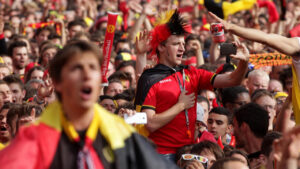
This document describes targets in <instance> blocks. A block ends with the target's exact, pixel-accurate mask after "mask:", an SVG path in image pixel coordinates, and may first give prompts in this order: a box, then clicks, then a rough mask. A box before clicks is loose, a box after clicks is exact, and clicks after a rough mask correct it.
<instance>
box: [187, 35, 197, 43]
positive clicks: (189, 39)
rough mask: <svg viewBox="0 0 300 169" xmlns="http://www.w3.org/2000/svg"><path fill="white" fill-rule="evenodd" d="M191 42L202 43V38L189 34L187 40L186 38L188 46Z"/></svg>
mask: <svg viewBox="0 0 300 169" xmlns="http://www.w3.org/2000/svg"><path fill="white" fill-rule="evenodd" d="M191 40H198V41H199V42H200V43H201V40H200V36H199V35H196V34H189V35H188V36H187V37H186V38H185V44H187V43H188V42H189V41H191Z"/></svg>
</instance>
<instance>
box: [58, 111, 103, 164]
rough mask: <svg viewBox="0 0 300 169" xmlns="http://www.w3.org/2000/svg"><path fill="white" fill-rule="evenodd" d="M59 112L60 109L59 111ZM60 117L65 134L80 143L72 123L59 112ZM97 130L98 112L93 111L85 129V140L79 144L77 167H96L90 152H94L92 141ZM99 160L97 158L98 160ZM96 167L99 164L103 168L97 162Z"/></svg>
mask: <svg viewBox="0 0 300 169" xmlns="http://www.w3.org/2000/svg"><path fill="white" fill-rule="evenodd" d="M60 112H61V111H60ZM60 118H61V124H62V127H63V130H64V131H65V133H66V135H67V136H68V138H69V139H70V140H71V141H74V142H76V143H77V144H80V137H79V134H78V133H77V132H76V130H75V128H74V127H73V125H72V124H71V123H70V122H69V121H68V120H67V119H66V118H65V115H64V114H63V113H62V112H61V113H60ZM98 130H99V114H98V113H96V112H95V113H94V117H93V120H92V122H91V124H90V126H89V128H88V129H87V131H86V136H85V141H84V145H80V147H82V149H81V150H80V151H79V153H78V157H77V166H78V169H94V168H96V166H95V164H94V161H95V160H93V158H92V155H91V154H92V153H96V152H95V151H94V150H93V145H92V144H93V141H94V140H95V139H96V136H97V134H98ZM98 161H99V160H98ZM97 166H98V167H99V166H100V169H103V166H102V164H100V165H99V164H98V165H97Z"/></svg>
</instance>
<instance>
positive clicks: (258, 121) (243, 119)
mask: <svg viewBox="0 0 300 169" xmlns="http://www.w3.org/2000/svg"><path fill="white" fill-rule="evenodd" d="M234 118H235V119H236V120H237V123H238V125H239V126H241V125H242V123H246V124H247V125H248V126H249V128H250V130H251V131H252V132H253V134H254V135H255V136H256V137H259V138H263V137H264V136H265V135H266V134H267V132H268V126H269V114H268V112H267V111H266V110H265V109H264V108H263V107H261V106H260V105H258V104H256V103H248V104H245V105H243V106H242V107H240V108H239V109H237V111H236V112H235V114H234Z"/></svg>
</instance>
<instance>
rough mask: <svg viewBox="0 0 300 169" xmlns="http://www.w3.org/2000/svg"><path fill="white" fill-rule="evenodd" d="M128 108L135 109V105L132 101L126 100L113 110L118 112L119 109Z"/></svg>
mask: <svg viewBox="0 0 300 169" xmlns="http://www.w3.org/2000/svg"><path fill="white" fill-rule="evenodd" d="M122 108H123V109H130V110H135V106H134V104H133V103H130V102H127V103H125V104H123V105H121V106H118V107H117V109H116V110H115V112H114V114H118V112H119V111H120V109H122Z"/></svg>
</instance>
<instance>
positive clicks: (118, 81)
mask: <svg viewBox="0 0 300 169" xmlns="http://www.w3.org/2000/svg"><path fill="white" fill-rule="evenodd" d="M111 83H120V84H121V85H122V82H121V81H120V79H111V80H110V81H108V86H104V88H103V93H104V94H106V92H107V90H108V87H109V85H110V84H111ZM122 86H123V85H122Z"/></svg>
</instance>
